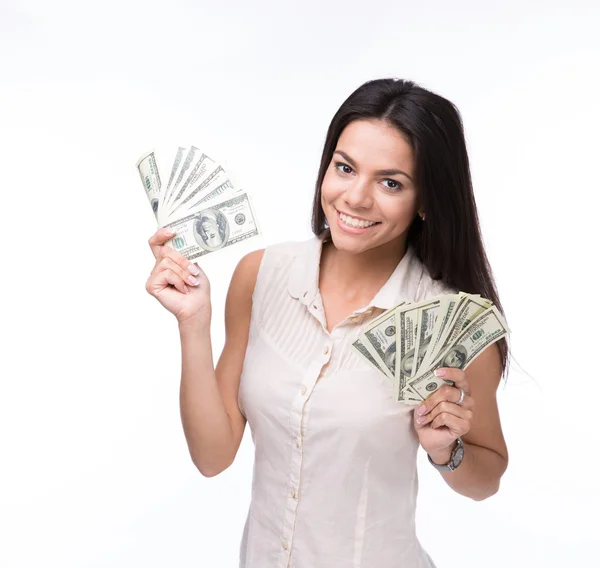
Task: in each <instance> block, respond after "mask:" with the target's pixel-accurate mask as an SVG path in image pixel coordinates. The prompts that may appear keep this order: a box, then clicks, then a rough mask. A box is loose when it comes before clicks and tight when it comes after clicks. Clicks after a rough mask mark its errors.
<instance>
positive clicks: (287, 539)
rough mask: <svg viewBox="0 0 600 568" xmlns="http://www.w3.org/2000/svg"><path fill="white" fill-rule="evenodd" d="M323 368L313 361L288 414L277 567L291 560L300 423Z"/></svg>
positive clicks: (299, 472) (299, 469) (299, 466)
mask: <svg viewBox="0 0 600 568" xmlns="http://www.w3.org/2000/svg"><path fill="white" fill-rule="evenodd" d="M322 367H323V362H322V361H318V360H317V361H314V362H313V363H312V364H311V365H310V366H309V368H308V369H307V371H306V373H305V374H304V375H303V376H302V378H301V384H300V387H299V389H298V393H299V394H298V396H296V397H294V399H293V402H292V409H291V414H290V428H291V432H290V434H291V437H292V444H293V445H292V452H291V464H290V469H289V479H288V483H289V490H288V499H287V500H286V505H285V512H284V519H283V525H282V532H281V556H280V559H279V566H281V567H287V566H289V561H290V558H291V549H292V547H293V537H294V526H295V518H296V510H297V507H298V496H299V494H300V483H301V476H302V460H303V454H304V451H303V443H304V439H303V435H302V422H303V420H304V418H305V416H306V411H305V408H306V404H307V400H308V398H309V396H310V392H311V387H310V386H307V385H311V384H313V385H314V383H315V377H316V375H318V374H319V373H320V371H321V368H322Z"/></svg>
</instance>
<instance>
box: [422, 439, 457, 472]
mask: <svg viewBox="0 0 600 568" xmlns="http://www.w3.org/2000/svg"><path fill="white" fill-rule="evenodd" d="M464 455H465V446H464V444H463V441H462V440H461V439H460V437H458V438H456V446H455V447H454V449H453V450H452V454H451V455H450V461H449V462H448V463H444V464H441V465H440V464H439V463H434V461H433V460H432V459H431V456H430V455H429V454H427V459H428V460H429V463H430V464H431V465H432V466H433V467H435V469H437V470H438V471H454V470H455V469H456V468H457V467H458V466H459V465H460V463H461V462H462V460H463V457H464Z"/></svg>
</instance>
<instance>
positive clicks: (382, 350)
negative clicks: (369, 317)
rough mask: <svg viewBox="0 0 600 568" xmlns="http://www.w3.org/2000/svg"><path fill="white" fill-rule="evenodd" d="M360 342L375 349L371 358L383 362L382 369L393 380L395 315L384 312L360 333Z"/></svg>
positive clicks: (394, 365)
mask: <svg viewBox="0 0 600 568" xmlns="http://www.w3.org/2000/svg"><path fill="white" fill-rule="evenodd" d="M360 339H361V341H362V343H363V344H364V345H365V346H367V348H368V347H369V346H370V347H372V349H373V350H374V351H375V353H374V354H373V358H374V359H375V360H379V361H381V363H383V365H382V370H383V372H384V373H385V374H386V376H387V377H388V378H389V379H390V380H392V381H393V380H395V379H394V378H395V367H396V316H395V313H394V311H393V310H392V311H391V312H389V311H388V312H385V313H384V314H382V315H381V316H379V317H378V318H377V319H376V320H375V321H374V322H371V323H370V324H369V326H368V327H367V329H366V330H365V331H364V332H363V333H362V334H361V336H360ZM380 366H381V365H380Z"/></svg>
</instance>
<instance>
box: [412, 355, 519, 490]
mask: <svg viewBox="0 0 600 568" xmlns="http://www.w3.org/2000/svg"><path fill="white" fill-rule="evenodd" d="M447 373H448V374H447V376H446V377H444V378H448V379H450V380H452V381H455V386H456V387H461V388H463V389H464V390H466V391H467V392H469V393H470V397H469V396H466V397H465V401H464V403H463V405H462V406H458V405H456V404H455V401H457V400H458V398H459V395H460V392H459V391H458V389H457V388H454V387H448V388H445V387H443V388H442V389H439V390H438V391H437V392H436V393H434V394H433V395H432V396H431V397H429V398H428V399H427V400H426V401H425V403H424V404H423V406H425V407H426V411H425V412H424V413H420V412H419V408H417V409H416V410H415V428H416V429H417V434H419V432H422V434H420V435H419V438H420V439H421V438H423V439H422V440H421V444H422V445H423V444H424V442H425V444H424V445H423V447H424V449H425V450H426V451H428V453H429V455H430V456H431V459H432V460H433V462H434V463H437V464H446V463H448V462H449V460H450V455H451V453H452V449H453V448H454V446H455V440H456V437H457V436H461V439H462V440H463V443H464V449H465V453H464V457H463V460H462V463H461V464H460V465H459V467H458V468H457V469H456V470H454V471H443V472H441V475H442V477H443V478H444V480H445V481H446V483H447V484H448V485H449V486H450V487H452V489H454V490H455V491H456V492H457V493H460V494H461V495H465V496H466V497H470V498H471V499H474V500H476V501H482V500H483V499H486V498H487V497H490V496H492V495H494V493H496V492H497V491H498V489H499V487H500V478H501V477H502V475H503V474H504V472H505V471H506V468H507V465H508V450H507V448H506V443H505V441H504V436H503V434H502V428H501V425H500V416H499V413H498V404H497V401H496V391H497V389H498V385H499V383H500V377H501V374H502V366H501V359H500V351H499V350H498V347H497V345H496V344H494V345H490V346H489V347H488V348H487V349H485V351H483V352H482V353H481V354H480V355H479V356H478V357H477V358H476V359H475V360H474V361H473V363H471V365H469V368H468V369H467V370H466V371H461V370H459V369H447ZM463 385H464V386H463ZM465 386H466V388H465ZM419 416H423V417H425V420H424V421H423V422H422V423H420V424H419V423H418V422H417V420H418V418H419ZM462 432H465V433H462ZM444 437H445V439H446V440H447V441H449V442H450V443H449V444H448V445H446V447H439V446H440V443H439V441H440V440H442V439H443V438H444ZM435 442H438V443H435ZM442 445H443V443H442ZM427 448H430V449H429V450H428V449H427ZM432 448H436V449H432Z"/></svg>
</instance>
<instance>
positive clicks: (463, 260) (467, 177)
mask: <svg viewBox="0 0 600 568" xmlns="http://www.w3.org/2000/svg"><path fill="white" fill-rule="evenodd" d="M360 119H379V120H383V121H385V122H387V123H388V124H390V125H391V126H394V127H396V129H397V130H398V131H399V132H400V133H401V134H402V135H403V136H404V138H405V139H406V141H407V142H408V143H409V144H410V145H411V146H412V149H413V154H414V157H415V171H414V174H415V177H414V178H413V179H414V180H415V184H416V187H417V188H418V190H419V192H420V198H421V204H422V208H423V212H424V214H425V221H422V220H421V218H420V217H419V216H415V219H414V221H413V223H412V225H411V226H410V228H409V231H408V243H409V244H412V245H413V247H414V249H415V252H416V254H417V256H418V258H419V259H420V260H421V262H422V263H423V264H424V265H425V267H426V268H427V270H428V271H429V274H430V275H431V277H432V278H433V279H434V280H442V282H444V283H445V284H446V285H448V286H449V287H451V288H455V289H458V290H461V291H464V292H468V293H471V294H480V295H481V296H482V297H484V298H487V299H489V300H491V301H492V302H493V303H494V305H495V306H496V308H498V310H499V311H500V312H501V313H502V314H503V315H504V310H503V308H502V304H501V303H500V298H499V296H498V291H497V289H496V284H495V282H494V277H493V275H492V269H491V267H490V264H489V261H488V258H487V255H486V253H485V249H484V246H483V241H482V238H481V228H480V225H479V217H478V215H477V207H476V205H475V197H474V195H473V185H472V182H471V172H470V168H469V157H468V155H467V147H466V143H465V136H464V131H463V125H462V119H461V116H460V113H459V111H458V109H457V108H456V106H455V105H454V104H452V103H451V102H450V101H449V100H447V99H445V98H443V97H441V96H440V95H438V94H436V93H433V92H431V91H428V90H427V89H424V88H423V87H420V86H419V85H417V84H416V83H414V82H413V81H405V80H402V79H394V78H389V79H375V80H372V81H368V82H366V83H364V84H363V85H361V86H360V87H359V88H358V89H356V90H355V91H354V92H353V93H352V94H351V95H350V96H349V97H348V98H347V99H346V100H345V101H344V103H343V104H342V106H341V107H340V108H339V110H338V111H337V112H336V114H335V116H334V117H333V119H332V121H331V124H330V125H329V129H328V131H327V137H326V139H325V145H324V148H323V155H322V157H321V165H320V167H319V175H318V178H317V183H316V191H315V197H314V202H313V215H312V230H313V233H314V234H315V235H320V234H321V232H322V231H323V230H324V229H325V228H326V220H327V219H326V217H325V213H324V211H323V208H322V206H321V184H322V183H323V178H324V177H325V173H326V171H327V168H328V167H329V164H330V162H331V158H332V156H333V152H334V151H335V148H336V145H337V142H338V139H339V137H340V135H341V133H342V131H343V130H344V128H345V127H346V126H348V124H350V123H351V122H353V121H355V120H360ZM497 344H498V348H499V350H500V356H501V360H502V374H503V375H504V376H506V375H507V373H508V354H509V348H508V342H507V341H506V339H505V338H503V339H501V340H500V341H498V342H497Z"/></svg>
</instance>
